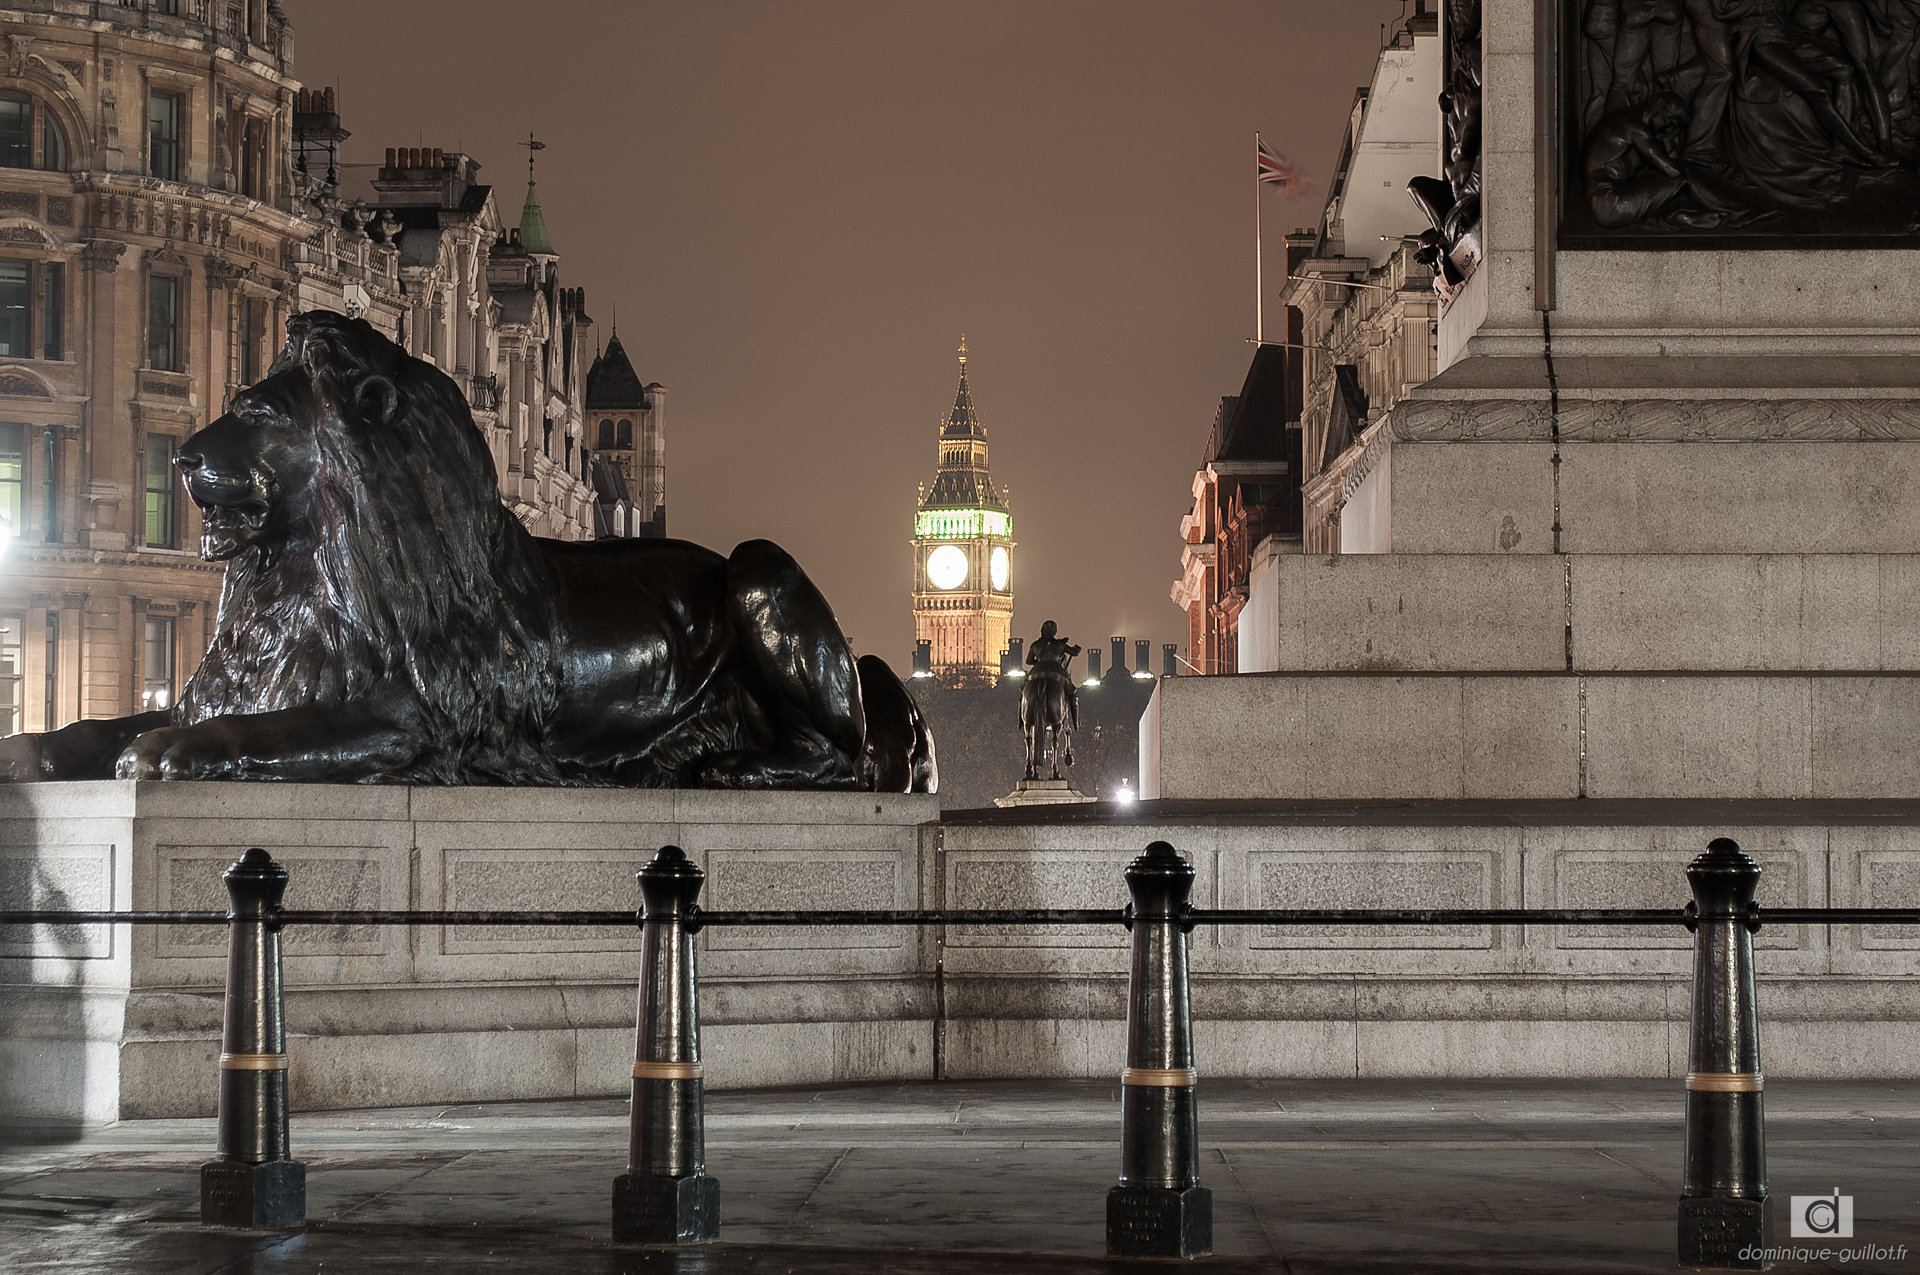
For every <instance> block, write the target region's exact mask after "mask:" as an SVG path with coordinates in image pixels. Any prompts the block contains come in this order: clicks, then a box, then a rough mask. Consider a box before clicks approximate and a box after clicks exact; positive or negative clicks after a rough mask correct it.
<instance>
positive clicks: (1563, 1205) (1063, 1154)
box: [0, 1080, 1920, 1275]
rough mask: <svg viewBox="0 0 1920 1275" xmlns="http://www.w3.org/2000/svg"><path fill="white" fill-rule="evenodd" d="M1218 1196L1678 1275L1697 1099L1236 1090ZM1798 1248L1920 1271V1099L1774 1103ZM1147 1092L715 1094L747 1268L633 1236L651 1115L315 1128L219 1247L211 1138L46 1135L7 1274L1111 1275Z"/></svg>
mask: <svg viewBox="0 0 1920 1275" xmlns="http://www.w3.org/2000/svg"><path fill="white" fill-rule="evenodd" d="M1201 1092H1202V1107H1201V1121H1202V1124H1201V1135H1202V1140H1203V1146H1204V1150H1203V1157H1202V1162H1201V1165H1202V1167H1201V1172H1202V1176H1203V1180H1204V1181H1205V1183H1206V1184H1207V1185H1208V1186H1209V1187H1211V1188H1212V1190H1213V1196H1214V1211H1215V1224H1214V1247H1215V1252H1216V1254H1217V1255H1216V1256H1215V1257H1213V1258H1210V1259H1204V1260H1202V1261H1200V1262H1197V1263H1194V1266H1195V1268H1196V1269H1200V1270H1208V1271H1221V1272H1236V1273H1237V1272H1251V1271H1263V1272H1266V1271H1271V1272H1289V1273H1295V1275H1309V1273H1312V1272H1327V1273H1329V1275H1331V1273H1333V1272H1382V1273H1385V1272H1418V1271H1459V1272H1479V1271H1489V1272H1490V1271H1515V1272H1519V1271H1526V1272H1534V1271H1594V1272H1600V1271H1617V1272H1627V1271H1668V1270H1672V1269H1674V1259H1673V1252H1674V1201H1675V1197H1676V1195H1677V1194H1678V1190H1679V1166H1680V1109H1681V1090H1680V1086H1679V1084H1678V1083H1677V1082H1674V1081H1638V1080H1594V1081H1569V1082H1554V1083H1523V1084H1514V1083H1491V1082H1489V1083H1461V1082H1445V1083H1432V1084H1430V1083H1424V1082H1418V1081H1404V1082H1380V1081H1374V1082H1351V1083H1328V1082H1307V1081H1227V1080H1222V1081H1208V1082H1205V1084H1204V1087H1203V1089H1202V1091H1201ZM1767 1103H1768V1112H1767V1115H1768V1126H1767V1137H1768V1149H1769V1170H1770V1173H1769V1177H1770V1179H1771V1186H1772V1191H1773V1194H1774V1199H1775V1201H1776V1208H1775V1220H1776V1226H1777V1229H1778V1230H1779V1232H1780V1236H1781V1239H1780V1241H1779V1242H1781V1243H1787V1242H1788V1241H1787V1240H1786V1229H1787V1228H1786V1224H1785V1213H1786V1204H1787V1197H1788V1196H1790V1195H1793V1194H1814V1193H1827V1192H1831V1191H1833V1190H1834V1189H1835V1188H1836V1187H1837V1188H1838V1189H1839V1191H1840V1192H1841V1193H1842V1194H1850V1195H1852V1197H1853V1199H1854V1208H1855V1212H1854V1219H1855V1220H1854V1237H1855V1238H1854V1239H1853V1240H1851V1241H1835V1242H1832V1243H1834V1244H1835V1247H1836V1248H1838V1247H1841V1246H1847V1247H1849V1248H1850V1249H1857V1247H1858V1246H1874V1247H1876V1248H1878V1249H1881V1250H1885V1249H1889V1248H1891V1249H1894V1250H1896V1251H1897V1249H1898V1247H1899V1246H1900V1245H1906V1246H1907V1249H1908V1252H1909V1256H1908V1257H1907V1258H1905V1259H1900V1258H1884V1259H1877V1260H1868V1261H1860V1260H1855V1259H1854V1258H1853V1257H1852V1256H1851V1253H1850V1254H1849V1255H1848V1257H1847V1259H1846V1260H1842V1258H1841V1256H1840V1255H1838V1254H1836V1255H1835V1256H1834V1257H1832V1258H1830V1259H1829V1260H1827V1261H1825V1262H1820V1261H1813V1262H1798V1261H1790V1262H1783V1263H1781V1264H1780V1265H1779V1266H1778V1267H1777V1268H1776V1269H1780V1270H1894V1271H1898V1270H1912V1271H1915V1272H1920V1157H1916V1156H1915V1155H1914V1151H1913V1148H1914V1145H1915V1136H1916V1134H1920V1084H1915V1083H1912V1082H1900V1083H1865V1082H1824V1081H1823V1082H1812V1081H1808V1082H1796V1081H1791V1080H1783V1081H1777V1082H1773V1083H1772V1084H1770V1086H1769V1089H1768V1092H1767ZM1119 1110H1120V1109H1119V1088H1118V1086H1117V1085H1116V1084H1110V1083H1104V1082H1089V1081H1061V1082H1048V1083H1034V1082H1005V1083H971V1084H938V1083H915V1084H889V1085H871V1086H857V1087H841V1088H832V1089H782V1090H759V1091H736V1092H725V1093H717V1094H714V1095H712V1096H711V1097H710V1098H709V1100H708V1125H707V1146H708V1164H709V1168H710V1170H711V1171H712V1172H713V1173H714V1174H715V1175H716V1176H717V1177H718V1178H719V1179H720V1182H721V1192H722V1194H721V1242H720V1243H718V1244H714V1245H709V1246H704V1247H701V1248H697V1249H689V1250H680V1251H663V1250H648V1249H640V1248H620V1247H615V1246H614V1245H612V1244H611V1243H610V1242H609V1241H608V1239H607V1231H608V1193H609V1186H610V1183H611V1182H612V1179H613V1178H614V1177H615V1175H617V1174H618V1173H619V1172H620V1171H621V1170H622V1168H623V1165H624V1157H625V1151H626V1132H627V1114H626V1104H625V1103H624V1102H623V1101H619V1100H612V1099H579V1100H573V1101H565V1102H545V1103H502V1104H493V1105H485V1106H463V1107H450V1108H449V1107H439V1108H407V1109H386V1110H373V1111H351V1112H330V1113H313V1114H303V1115H299V1116H296V1117H295V1120H294V1126H293V1138H294V1149H295V1154H296V1155H297V1156H298V1157H299V1158H300V1159H301V1160H303V1161H305V1162H306V1164H307V1173H308V1208H309V1214H310V1217H311V1219H312V1221H311V1224H310V1225H309V1227H308V1228H307V1230H306V1231H305V1233H304V1234H268V1233H254V1232H212V1231H206V1230H202V1229H201V1228H200V1227H199V1225H198V1222H197V1208H198V1204H197V1194H196V1191H197V1179H196V1172H195V1171H196V1167H197V1165H198V1164H199V1163H200V1161H201V1160H203V1159H205V1158H207V1156H208V1154H209V1150H210V1148H211V1147H212V1145H213V1123H212V1121H210V1120H144V1121H127V1122H123V1123H120V1124H116V1125H113V1126H110V1127H107V1128H102V1129H94V1130H88V1131H86V1132H84V1133H83V1134H75V1133H73V1132H71V1131H69V1132H66V1133H61V1132H58V1131H50V1130H49V1131H41V1132H40V1133H39V1134H38V1135H34V1136H19V1135H16V1136H15V1137H14V1140H13V1141H12V1142H11V1143H10V1144H9V1145H8V1146H7V1147H5V1148H4V1150H0V1268H3V1269H4V1270H5V1271H7V1272H9V1273H10V1275H11V1273H13V1272H42V1271H61V1272H93V1271H138V1272H143V1273H144V1272H168V1273H178V1275H200V1273H206V1275H211V1273H213V1272H319V1271H328V1272H331V1271H341V1272H356V1273H361V1272H364V1273H367V1275H376V1273H379V1272H388V1271H395V1272H397V1271H417V1270H423V1269H425V1270H446V1271H486V1272H492V1271H555V1272H559V1271H566V1272H590V1273H595V1275H597V1273H600V1272H607V1273H609V1275H611V1273H613V1272H629V1271H631V1272H642V1271H663V1272H664V1271H687V1272H733V1271H741V1272H751V1273H754V1275H760V1273H762V1272H764V1273H767V1275H772V1273H774V1272H783V1273H784V1272H791V1273H793V1275H815V1273H816V1272H817V1273H822V1275H824V1273H825V1272H840V1271H844V1272H855V1273H865V1272H882V1271H885V1272H903V1273H906V1275H913V1273H916V1272H934V1271H939V1272H956V1271H979V1272H1015V1271H1038V1272H1058V1273H1060V1275H1083V1273H1085V1275H1092V1273H1093V1272H1119V1271H1134V1270H1166V1269H1169V1264H1168V1263H1165V1262H1145V1263H1124V1262H1109V1261H1107V1260H1106V1259H1105V1258H1104V1257H1103V1256H1102V1252H1103V1246H1104V1230H1103V1226H1104V1221H1103V1218H1104V1214H1103V1202H1102V1196H1103V1195H1104V1193H1105V1191H1106V1189H1107V1188H1108V1187H1109V1186H1110V1185H1112V1183H1113V1180H1114V1175H1115V1172H1116V1171H1117V1165H1118V1161H1119V1150H1118V1132H1119V1119H1120V1116H1119Z"/></svg>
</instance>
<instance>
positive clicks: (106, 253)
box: [80, 239, 127, 274]
mask: <svg viewBox="0 0 1920 1275" xmlns="http://www.w3.org/2000/svg"><path fill="white" fill-rule="evenodd" d="M126 251H127V245H125V244H124V243H121V242H120V241H119V240H117V239H89V240H87V246H86V247H84V248H82V249H81V250H80V266H81V268H82V269H84V270H91V271H94V272H96V273H99V274H112V273H113V272H114V271H115V270H117V269H119V268H120V258H121V257H122V256H123V255H125V253H126Z"/></svg>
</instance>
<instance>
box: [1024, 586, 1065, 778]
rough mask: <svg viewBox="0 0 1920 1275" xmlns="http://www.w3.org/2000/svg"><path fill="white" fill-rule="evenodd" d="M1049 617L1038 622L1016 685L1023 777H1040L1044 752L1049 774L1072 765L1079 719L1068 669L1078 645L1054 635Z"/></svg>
mask: <svg viewBox="0 0 1920 1275" xmlns="http://www.w3.org/2000/svg"><path fill="white" fill-rule="evenodd" d="M1057 633H1058V627H1057V626H1056V625H1055V624H1054V622H1053V621H1052V620H1048V621H1047V622H1046V623H1045V624H1043V625H1041V626H1040V636H1039V637H1038V638H1037V639H1036V640H1035V641H1034V644H1033V649H1032V650H1030V651H1028V652H1027V665H1028V668H1029V672H1028V674H1027V684H1026V685H1025V686H1023V687H1022V688H1021V689H1020V729H1021V731H1022V732H1023V733H1024V734H1025V735H1026V737H1027V773H1026V778H1028V779H1038V778H1039V777H1040V759H1041V757H1042V756H1045V757H1046V759H1047V762H1048V765H1049V767H1050V769H1051V770H1052V776H1051V777H1052V778H1054V779H1060V778H1063V776H1062V775H1061V774H1060V766H1061V764H1062V763H1063V762H1064V763H1065V764H1066V765H1069V766H1071V765H1073V728H1074V727H1075V726H1077V725H1078V724H1079V721H1080V694H1079V692H1078V691H1077V690H1076V689H1075V687H1074V685H1073V674H1072V673H1070V672H1069V671H1068V666H1069V665H1070V664H1071V663H1072V661H1073V657H1074V656H1076V655H1078V654H1080V648H1079V647H1077V646H1074V645H1073V644H1071V643H1069V642H1068V641H1067V640H1066V639H1065V638H1063V637H1059V636H1057Z"/></svg>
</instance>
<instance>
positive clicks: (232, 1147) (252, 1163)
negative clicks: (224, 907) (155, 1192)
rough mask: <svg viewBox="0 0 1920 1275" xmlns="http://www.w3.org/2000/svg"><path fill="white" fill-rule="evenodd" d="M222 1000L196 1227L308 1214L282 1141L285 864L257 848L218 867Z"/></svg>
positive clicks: (281, 1223)
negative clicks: (213, 1123)
mask: <svg viewBox="0 0 1920 1275" xmlns="http://www.w3.org/2000/svg"><path fill="white" fill-rule="evenodd" d="M226 882H227V897H228V899H229V900H230V908H229V910H228V912H227V917H228V921H229V928H228V931H227V997H226V1015H225V1022H224V1024H223V1026H222V1029H221V1036H220V1049H221V1053H220V1158H219V1159H217V1160H210V1161H208V1162H207V1163H206V1164H203V1165H201V1166H200V1222H201V1225H203V1226H240V1227H248V1228H254V1229H262V1230H264V1229H281V1228H286V1227H297V1226H302V1225H304V1224H305V1223H306V1220H307V1169H306V1166H305V1165H303V1164H301V1163H300V1162H299V1161H297V1160H294V1159H291V1158H290V1157H289V1154H288V1146H287V1015H286V1003H285V1000H284V998H283V997H282V994H281V989H280V925H279V923H278V921H277V920H276V916H275V914H276V913H278V912H279V910H280V899H281V897H282V896H284V895H285V894H286V892H287V870H286V869H285V868H283V867H281V866H280V865H279V864H277V863H275V862H274V861H273V856H272V855H270V854H268V853H267V852H266V851H265V850H261V849H259V848H257V847H256V848H255V849H252V850H249V851H247V852H246V853H245V854H244V855H241V856H240V861H239V862H238V863H235V864H234V865H233V866H232V867H230V868H228V869H227V872H226Z"/></svg>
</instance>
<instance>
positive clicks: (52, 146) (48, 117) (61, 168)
mask: <svg viewBox="0 0 1920 1275" xmlns="http://www.w3.org/2000/svg"><path fill="white" fill-rule="evenodd" d="M38 166H39V167H41V168H44V169H46V170H47V171H49V172H55V173H64V172H66V171H67V138H66V135H65V134H64V133H62V132H61V131H60V126H59V125H58V124H56V123H54V122H53V112H51V111H49V110H47V108H46V107H44V106H43V107H41V108H40V163H39V165H38Z"/></svg>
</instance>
